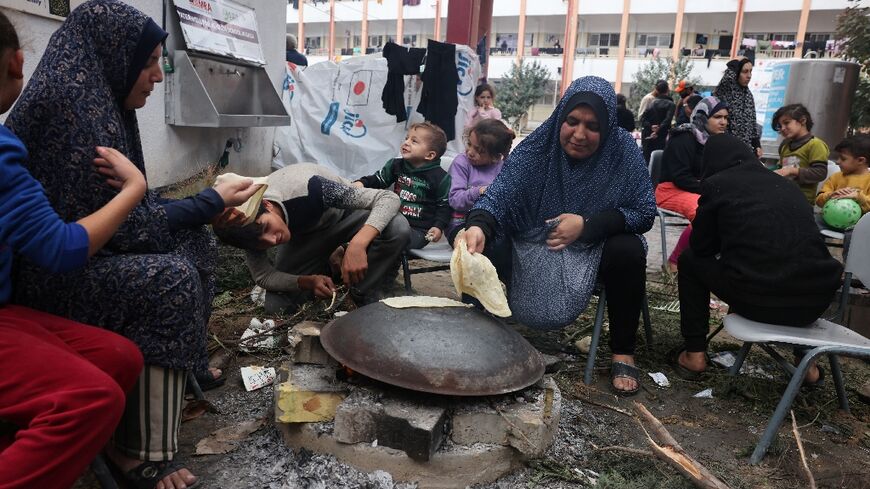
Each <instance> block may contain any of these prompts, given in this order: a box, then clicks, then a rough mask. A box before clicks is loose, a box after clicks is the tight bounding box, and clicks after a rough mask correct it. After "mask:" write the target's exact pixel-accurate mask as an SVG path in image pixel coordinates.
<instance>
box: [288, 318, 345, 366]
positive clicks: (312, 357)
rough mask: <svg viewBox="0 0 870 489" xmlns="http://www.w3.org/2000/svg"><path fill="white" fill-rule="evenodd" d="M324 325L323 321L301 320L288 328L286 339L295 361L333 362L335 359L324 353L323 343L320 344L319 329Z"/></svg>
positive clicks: (324, 363)
mask: <svg viewBox="0 0 870 489" xmlns="http://www.w3.org/2000/svg"><path fill="white" fill-rule="evenodd" d="M324 326H325V324H324V323H319V322H315V321H302V322H301V323H299V324H297V325H295V326H293V327H292V328H290V332H289V333H288V334H287V339H288V341H289V343H290V350H291V352H292V355H293V356H292V358H293V361H294V362H295V363H313V364H317V365H331V364H335V361H334V360H333V359H332V357H330V356H329V354H328V353H326V350H324V349H323V345H321V344H320V330H321V329H323V327H324Z"/></svg>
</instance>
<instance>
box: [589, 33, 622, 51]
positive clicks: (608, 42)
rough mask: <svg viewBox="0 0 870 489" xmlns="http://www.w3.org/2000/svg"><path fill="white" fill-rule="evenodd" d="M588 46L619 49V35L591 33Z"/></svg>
mask: <svg viewBox="0 0 870 489" xmlns="http://www.w3.org/2000/svg"><path fill="white" fill-rule="evenodd" d="M588 44H589V46H592V47H603V48H606V47H611V46H616V47H618V46H619V33H594V34H593V33H590V34H589V39H588Z"/></svg>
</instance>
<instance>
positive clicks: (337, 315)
mask: <svg viewBox="0 0 870 489" xmlns="http://www.w3.org/2000/svg"><path fill="white" fill-rule="evenodd" d="M345 314H347V311H335V314H333V315H332V317H335V318H340V317H342V316H344V315H345Z"/></svg>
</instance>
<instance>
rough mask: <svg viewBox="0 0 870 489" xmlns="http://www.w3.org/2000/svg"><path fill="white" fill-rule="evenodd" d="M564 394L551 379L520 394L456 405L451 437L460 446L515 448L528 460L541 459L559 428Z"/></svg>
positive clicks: (546, 379) (548, 378)
mask: <svg viewBox="0 0 870 489" xmlns="http://www.w3.org/2000/svg"><path fill="white" fill-rule="evenodd" d="M561 411H562V395H561V393H560V391H559V388H558V387H557V386H556V382H555V381H554V380H553V379H552V377H544V378H543V379H542V380H541V382H539V385H537V386H533V387H530V388H528V389H525V390H523V391H521V392H520V393H514V394H508V395H506V396H499V397H496V398H493V399H485V400H480V401H477V402H474V403H462V404H457V405H456V406H455V408H454V409H453V415H452V419H451V427H452V429H451V432H450V438H451V439H452V440H453V442H454V443H457V444H460V445H473V444H474V443H493V444H499V445H505V446H512V447H514V448H516V449H517V450H519V451H520V453H522V454H523V455H525V456H526V457H530V458H534V457H540V456H541V455H543V454H544V451H546V449H547V447H549V446H550V444H551V443H552V442H553V437H554V436H555V434H556V431H557V430H558V427H559V418H560V414H561Z"/></svg>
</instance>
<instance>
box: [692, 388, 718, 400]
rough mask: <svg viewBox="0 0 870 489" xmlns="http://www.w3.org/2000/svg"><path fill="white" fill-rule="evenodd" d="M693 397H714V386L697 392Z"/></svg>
mask: <svg viewBox="0 0 870 489" xmlns="http://www.w3.org/2000/svg"><path fill="white" fill-rule="evenodd" d="M692 397H697V398H700V399H713V389H712V388H710V389H704V390H702V391H701V392H699V393H697V394H695V395H694V396H692Z"/></svg>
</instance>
